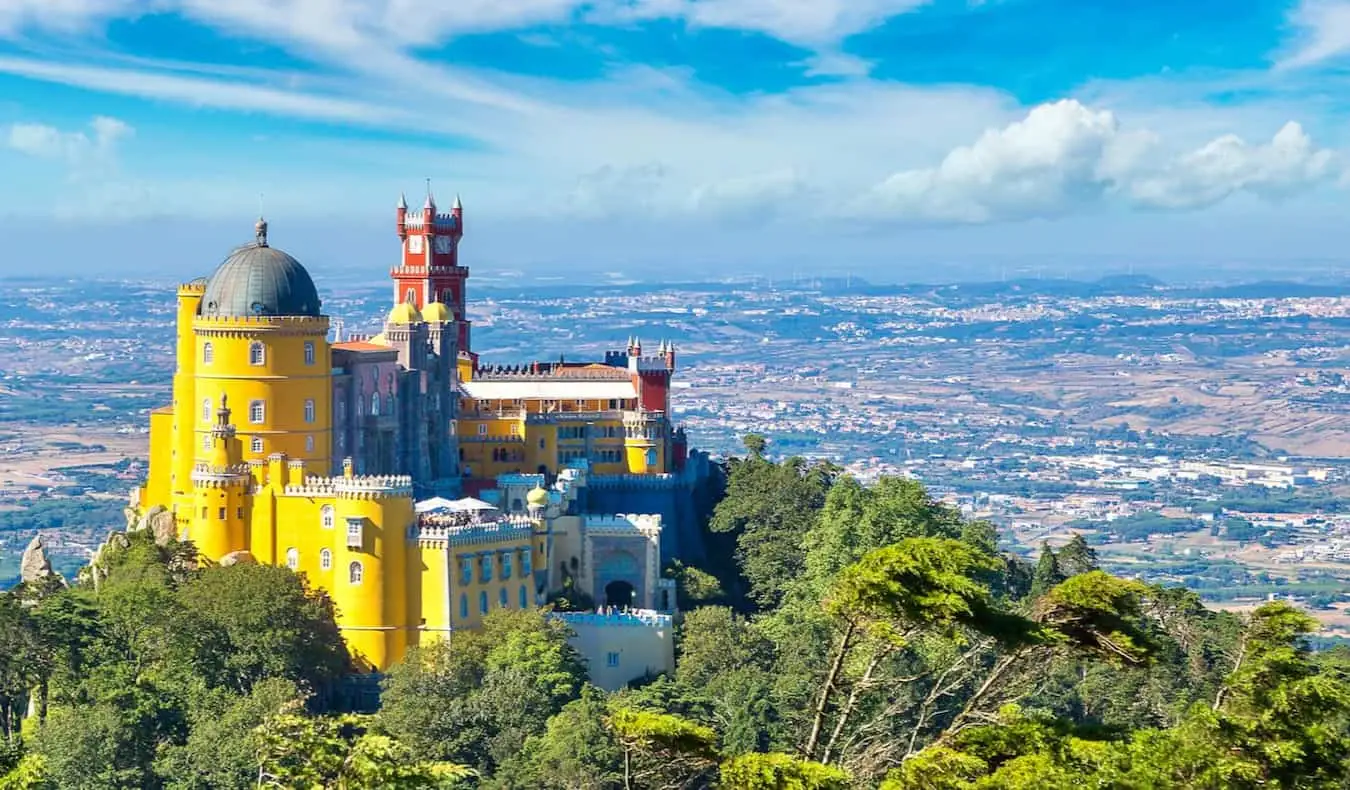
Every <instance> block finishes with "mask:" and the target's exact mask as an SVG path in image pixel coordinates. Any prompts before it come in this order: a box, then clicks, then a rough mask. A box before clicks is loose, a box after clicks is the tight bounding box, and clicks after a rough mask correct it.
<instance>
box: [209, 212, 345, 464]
mask: <svg viewBox="0 0 1350 790" xmlns="http://www.w3.org/2000/svg"><path fill="white" fill-rule="evenodd" d="M255 233H256V238H255V241H254V243H253V244H248V245H245V246H243V247H240V248H238V249H236V250H235V251H234V252H233V253H232V254H231V255H230V256H229V257H228V258H226V259H225V262H224V263H222V264H221V265H220V266H219V267H218V268H217V269H216V271H215V273H214V274H212V275H211V277H210V278H208V279H207V281H206V285H205V289H204V293H203V294H202V296H201V298H200V300H199V304H198V309H197V313H196V315H195V317H194V318H193V321H192V332H193V342H192V345H191V348H192V354H193V357H194V359H195V361H196V365H195V376H194V382H193V383H194V387H193V390H194V391H193V395H194V399H195V400H196V401H197V403H195V404H192V405H191V406H190V408H191V409H192V413H194V414H196V415H197V418H196V437H195V443H196V450H195V454H196V460H197V461H203V460H209V458H208V456H209V454H210V452H211V441H210V435H211V431H212V430H213V428H214V423H215V421H214V420H213V415H212V413H211V411H212V409H211V404H212V403H213V402H215V401H218V400H219V399H220V398H221V397H222V396H224V397H227V398H228V399H229V402H230V404H231V406H232V408H233V411H234V427H235V430H236V432H237V436H238V442H239V445H240V452H241V454H242V459H241V460H242V461H245V462H246V461H250V460H263V459H266V458H267V457H268V456H269V455H271V454H272V453H278V452H280V453H285V454H286V455H287V456H288V457H290V458H293V459H300V460H302V461H303V462H304V464H305V468H306V470H307V471H308V472H309V473H311V474H322V473H325V472H327V471H328V469H330V468H331V467H330V459H329V453H330V447H331V429H332V417H331V414H332V410H331V402H332V397H333V394H332V393H333V387H332V366H331V363H330V360H329V347H328V318H327V316H324V315H322V314H321V313H320V301H319V294H318V290H317V289H316V288H315V287H314V281H313V280H312V279H311V278H310V276H309V273H308V272H307V271H305V268H304V267H303V266H301V265H300V263H299V262H298V261H296V260H295V259H294V258H292V257H291V256H290V255H287V254H286V253H284V252H282V251H281V250H278V249H276V248H275V247H272V246H270V245H269V244H268V241H267V222H266V221H265V220H262V219H259V220H258V224H257V226H256V227H255Z"/></svg>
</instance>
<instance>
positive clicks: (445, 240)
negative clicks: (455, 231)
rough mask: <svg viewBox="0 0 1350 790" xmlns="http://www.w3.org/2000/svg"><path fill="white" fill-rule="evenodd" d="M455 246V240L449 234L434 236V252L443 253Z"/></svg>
mask: <svg viewBox="0 0 1350 790" xmlns="http://www.w3.org/2000/svg"><path fill="white" fill-rule="evenodd" d="M454 248H455V240H454V239H453V238H451V237H449V236H437V237H436V252H438V253H440V254H442V255H445V254H447V253H449V252H450V251H451V250H453V249H454Z"/></svg>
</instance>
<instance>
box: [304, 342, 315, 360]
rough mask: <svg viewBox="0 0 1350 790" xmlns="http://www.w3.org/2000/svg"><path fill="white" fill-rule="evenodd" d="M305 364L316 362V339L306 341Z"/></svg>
mask: <svg viewBox="0 0 1350 790" xmlns="http://www.w3.org/2000/svg"><path fill="white" fill-rule="evenodd" d="M305 364H306V365H313V364H314V341H312V340H306V341H305Z"/></svg>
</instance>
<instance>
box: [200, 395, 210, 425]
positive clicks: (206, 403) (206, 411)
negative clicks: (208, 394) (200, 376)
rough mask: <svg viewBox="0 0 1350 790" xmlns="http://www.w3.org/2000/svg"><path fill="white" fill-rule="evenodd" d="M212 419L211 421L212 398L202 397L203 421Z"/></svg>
mask: <svg viewBox="0 0 1350 790" xmlns="http://www.w3.org/2000/svg"><path fill="white" fill-rule="evenodd" d="M210 421H211V399H210V398H203V399H202V422H210Z"/></svg>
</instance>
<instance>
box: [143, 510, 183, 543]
mask: <svg viewBox="0 0 1350 790" xmlns="http://www.w3.org/2000/svg"><path fill="white" fill-rule="evenodd" d="M145 527H146V529H148V530H150V532H152V533H153V534H154V536H155V545H157V546H164V545H167V544H168V543H169V541H171V540H173V539H174V538H177V537H178V525H177V524H175V523H174V520H173V513H170V512H169V511H167V510H165V509H164V508H159V510H158V511H156V510H155V509H154V508H151V509H150V512H149V513H147V514H146V516H145Z"/></svg>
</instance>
